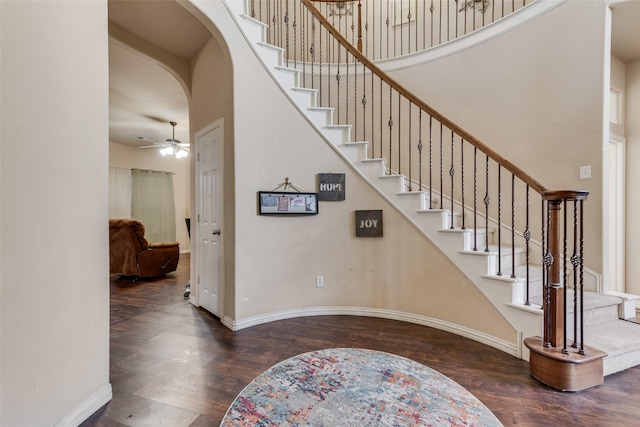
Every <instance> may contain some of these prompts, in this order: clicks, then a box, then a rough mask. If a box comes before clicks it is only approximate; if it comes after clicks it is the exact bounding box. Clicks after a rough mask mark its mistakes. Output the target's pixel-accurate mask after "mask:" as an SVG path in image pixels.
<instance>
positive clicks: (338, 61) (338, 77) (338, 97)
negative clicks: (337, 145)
mask: <svg viewBox="0 0 640 427" xmlns="http://www.w3.org/2000/svg"><path fill="white" fill-rule="evenodd" d="M341 54H342V46H341V45H340V43H338V60H337V61H336V113H337V115H338V117H337V119H338V123H343V122H342V118H341V115H340V66H341V64H342V62H341V61H340V60H341V59H342V58H341Z"/></svg>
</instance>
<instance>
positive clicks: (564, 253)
mask: <svg viewBox="0 0 640 427" xmlns="http://www.w3.org/2000/svg"><path fill="white" fill-rule="evenodd" d="M563 205H564V206H563V212H562V220H563V225H562V230H563V238H562V302H563V304H562V318H563V322H562V350H561V353H562V354H569V352H568V351H567V271H568V269H567V261H568V259H567V210H568V209H567V200H566V199H565V200H564V203H563ZM574 205H575V203H574ZM574 311H575V307H574Z"/></svg>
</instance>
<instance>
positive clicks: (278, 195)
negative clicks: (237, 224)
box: [258, 191, 318, 215]
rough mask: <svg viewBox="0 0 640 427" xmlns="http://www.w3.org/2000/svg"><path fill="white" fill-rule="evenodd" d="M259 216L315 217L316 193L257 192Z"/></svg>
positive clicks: (316, 209)
mask: <svg viewBox="0 0 640 427" xmlns="http://www.w3.org/2000/svg"><path fill="white" fill-rule="evenodd" d="M258 213H259V214H260V215H278V214H296V215H317V214H318V193H297V192H289V191H258Z"/></svg>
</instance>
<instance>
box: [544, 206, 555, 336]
mask: <svg viewBox="0 0 640 427" xmlns="http://www.w3.org/2000/svg"><path fill="white" fill-rule="evenodd" d="M549 203H550V202H549V201H546V207H547V209H546V229H547V241H546V243H545V251H544V254H545V255H544V271H545V274H544V276H545V281H544V304H543V309H544V325H545V328H544V340H543V345H544V346H545V347H547V348H551V310H550V309H549V306H550V302H551V284H550V283H549V281H550V277H549V274H550V270H551V264H553V256H552V255H551V250H550V243H551V242H549V239H550V235H551V212H550V208H549ZM543 217H544V216H543Z"/></svg>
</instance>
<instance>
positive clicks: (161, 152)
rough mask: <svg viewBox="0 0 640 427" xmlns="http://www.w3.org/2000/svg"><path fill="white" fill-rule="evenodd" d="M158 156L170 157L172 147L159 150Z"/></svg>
mask: <svg viewBox="0 0 640 427" xmlns="http://www.w3.org/2000/svg"><path fill="white" fill-rule="evenodd" d="M160 154H162V155H163V156H170V155H172V154H173V147H166V148H163V149H161V150H160Z"/></svg>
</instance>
